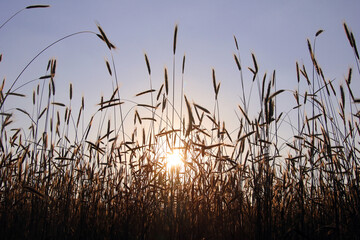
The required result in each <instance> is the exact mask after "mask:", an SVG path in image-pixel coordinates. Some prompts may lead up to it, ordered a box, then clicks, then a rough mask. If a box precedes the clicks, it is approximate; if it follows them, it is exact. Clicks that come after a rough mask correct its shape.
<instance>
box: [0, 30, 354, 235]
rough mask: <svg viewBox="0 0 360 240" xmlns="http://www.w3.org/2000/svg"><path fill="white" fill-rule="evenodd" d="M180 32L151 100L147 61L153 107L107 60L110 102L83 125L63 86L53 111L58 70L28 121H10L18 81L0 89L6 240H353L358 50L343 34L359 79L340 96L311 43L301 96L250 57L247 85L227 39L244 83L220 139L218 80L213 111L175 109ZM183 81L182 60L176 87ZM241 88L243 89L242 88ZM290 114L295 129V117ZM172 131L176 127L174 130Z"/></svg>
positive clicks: (0, 228)
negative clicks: (289, 99)
mask: <svg viewBox="0 0 360 240" xmlns="http://www.w3.org/2000/svg"><path fill="white" fill-rule="evenodd" d="M177 28H178V27H177V25H176V27H175V32H174V42H173V56H174V60H173V65H174V66H173V70H172V71H173V78H172V83H173V84H172V86H170V84H169V80H168V73H167V69H165V70H164V82H163V84H161V86H160V87H159V88H158V89H157V88H156V87H154V86H153V84H152V81H151V68H150V61H149V58H148V56H147V55H146V54H145V63H146V65H147V69H148V73H149V82H150V89H148V90H144V91H142V92H139V93H138V94H137V96H142V95H149V96H150V99H149V100H150V103H143V102H134V101H130V100H125V99H122V98H121V95H120V91H119V88H118V85H119V83H118V79H117V76H116V65H115V63H114V60H113V59H112V61H111V62H112V64H110V63H109V62H108V61H106V67H107V69H108V72H109V75H110V76H111V77H113V86H114V88H113V93H112V95H111V96H108V97H104V98H101V100H100V102H99V104H98V111H97V112H96V113H94V115H93V116H92V117H91V118H90V119H85V117H84V105H85V102H84V99H83V100H82V103H81V106H80V108H79V110H78V111H76V109H73V108H72V97H73V92H74V90H73V89H72V86H71V85H70V88H69V99H68V101H67V103H65V101H64V102H59V101H57V100H56V99H55V82H56V81H55V80H56V60H55V59H51V60H49V63H48V66H47V71H48V72H47V74H46V75H44V76H42V77H40V78H39V79H38V80H37V82H38V83H37V85H36V87H35V89H34V92H33V95H32V99H31V101H32V105H33V109H30V110H25V109H20V108H16V109H15V110H11V111H10V110H7V109H6V107H5V106H6V101H9V100H8V98H9V97H10V96H11V97H18V98H25V96H23V95H22V94H20V93H19V92H18V91H19V90H20V89H21V87H23V86H21V87H20V88H18V89H15V90H14V89H13V86H14V83H15V82H13V83H12V85H11V87H10V88H8V90H6V89H5V82H4V81H3V83H2V86H1V88H0V93H1V94H0V96H1V99H0V100H1V102H0V103H1V104H0V107H1V108H0V109H1V113H0V114H1V133H0V149H1V150H0V189H1V192H0V194H1V195H0V203H1V204H0V234H1V236H6V238H7V239H20V238H28V239H29V238H36V239H69V238H81V239H357V238H359V237H358V236H360V231H359V229H360V228H359V227H360V225H359V222H360V219H359V209H360V198H359V197H360V195H359V194H360V192H359V191H360V188H359V178H360V172H359V154H360V153H359V140H360V139H359V134H360V128H359V118H360V115H359V110H358V105H357V104H358V103H359V102H360V100H359V98H357V96H355V95H354V92H353V91H352V87H351V86H352V85H351V82H352V79H353V77H354V75H355V74H356V76H357V77H358V76H359V75H358V74H360V70H359V54H358V51H357V47H356V42H355V39H354V36H353V33H352V32H351V30H349V28H348V27H347V25H346V24H345V23H344V30H345V33H346V36H347V38H348V39H349V43H350V47H351V49H352V50H353V51H354V57H355V63H356V66H357V69H356V70H353V69H349V72H348V74H347V78H346V79H345V85H340V87H339V88H338V87H337V86H336V85H335V82H333V81H331V80H327V79H326V78H325V77H324V73H323V71H322V68H321V67H320V65H319V64H318V62H317V58H316V51H315V39H316V38H317V37H318V36H319V35H320V34H321V32H322V31H319V32H317V33H316V34H315V39H314V42H313V44H311V41H310V40H308V41H307V44H308V48H309V55H310V59H311V61H312V65H311V66H307V67H306V66H305V65H303V66H300V65H299V64H298V63H296V65H294V66H296V71H295V67H294V79H295V80H294V85H296V83H297V87H296V89H295V90H293V91H290V90H283V89H277V87H276V86H277V84H276V81H277V80H276V72H275V71H274V72H273V73H272V74H271V76H268V75H266V74H264V75H263V76H261V73H260V72H259V67H258V64H257V59H256V56H255V55H254V54H252V60H253V66H251V67H249V68H248V69H249V70H250V71H251V73H252V74H253V78H252V79H245V78H244V77H243V70H244V67H243V66H242V65H241V59H240V51H239V48H238V44H237V40H236V38H235V37H234V40H235V47H236V51H237V54H236V55H234V56H233V57H234V60H235V62H234V69H235V70H236V71H239V80H240V82H241V86H242V90H241V91H242V93H241V95H242V97H241V99H240V103H239V104H238V106H235V107H237V109H238V110H237V116H238V128H237V129H235V131H228V129H226V124H225V121H224V120H223V119H221V115H220V107H221V106H220V105H219V102H218V93H219V91H220V82H218V81H217V80H216V73H215V70H214V69H213V70H212V77H213V78H212V84H213V88H214V98H213V99H209V100H212V101H214V109H213V111H210V110H208V109H207V108H206V107H204V106H200V105H199V104H197V103H195V102H190V101H189V100H188V98H187V97H186V96H185V95H183V88H181V93H180V94H181V96H179V97H178V98H177V99H176V98H175V91H176V89H175V81H176V79H175V76H176V75H175V57H176V37H177ZM98 30H99V32H100V33H99V34H97V36H98V37H99V38H100V39H101V40H102V41H103V42H104V43H105V44H106V45H107V46H108V48H109V51H112V50H113V49H114V48H115V46H114V44H113V43H111V42H110V41H109V38H108V37H107V36H106V34H105V32H104V31H103V29H102V28H101V27H100V26H99V25H98ZM91 34H93V35H95V34H96V33H91ZM71 36H73V35H71ZM69 37H70V36H69ZM59 41H62V39H60V40H59ZM57 42H58V41H57ZM57 42H56V43H57ZM51 46H52V45H50V46H49V47H51ZM46 49H47V48H46ZM46 49H44V51H45V50H46ZM42 52H43V51H42ZM42 52H40V53H39V54H42ZM35 59H36V57H35V58H34V60H35ZM30 64H31V62H30ZM308 68H309V69H310V70H309V69H308ZM25 70H26V68H25V69H24V71H25ZM308 72H309V73H311V75H309V74H308ZM184 78H186V71H185V57H184V58H183V63H182V80H181V82H183V79H184ZM15 81H17V79H16V80H15ZM300 82H305V84H306V86H307V88H305V89H300V86H304V85H303V84H300ZM209 83H210V80H209ZM249 85H250V89H245V86H249ZM252 85H256V86H255V89H256V88H257V90H258V98H259V99H258V100H259V102H260V105H259V109H258V111H254V112H257V114H256V115H254V116H251V115H250V113H249V109H250V108H255V106H253V105H252V102H253V101H254V99H253V98H250V97H248V98H246V96H245V92H249V91H252V89H253V86H252ZM171 87H172V96H169V88H171ZM284 94H291V95H292V96H293V97H294V107H293V109H290V110H282V109H278V107H277V99H278V98H280V96H281V95H284ZM169 97H170V98H169ZM171 98H172V99H171ZM25 99H27V98H25ZM170 99H171V100H170ZM175 101H179V103H180V110H179V109H176V108H175V104H176V103H175ZM183 103H184V105H185V106H184V107H185V111H184V112H183V109H182V108H183ZM124 104H127V105H129V106H130V110H129V111H128V112H123V110H122V108H121V107H122V106H123V105H124ZM169 110H170V111H169ZM110 112H112V114H110ZM185 112H186V113H185ZM15 115H17V116H18V115H19V116H22V118H23V119H24V122H26V120H28V122H29V126H23V127H22V128H13V127H12V126H13V118H14V116H15ZM110 115H112V116H113V117H112V118H110V117H109V116H110ZM292 115H295V116H296V117H295V118H293V117H291V118H290V117H289V116H292ZM130 117H133V129H125V126H124V121H125V119H127V118H130ZM175 120H177V121H179V122H180V124H179V125H178V126H177V125H175ZM96 124H97V125H96ZM119 124H120V127H119ZM288 127H290V129H291V130H292V131H293V133H294V135H293V136H292V137H291V138H290V139H287V138H286V137H284V136H282V135H281V133H282V129H283V128H288ZM94 133H95V134H94ZM175 150H177V151H179V152H180V155H181V156H182V161H183V163H184V165H183V166H181V167H173V168H167V166H166V165H167V162H166V155H167V153H168V152H174V151H175Z"/></svg>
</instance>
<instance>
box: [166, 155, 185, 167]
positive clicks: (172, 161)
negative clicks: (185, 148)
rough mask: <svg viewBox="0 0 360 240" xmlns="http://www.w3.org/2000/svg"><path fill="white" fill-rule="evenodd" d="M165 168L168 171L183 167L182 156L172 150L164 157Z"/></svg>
mask: <svg viewBox="0 0 360 240" xmlns="http://www.w3.org/2000/svg"><path fill="white" fill-rule="evenodd" d="M165 162H166V168H167V169H168V170H171V169H174V168H182V167H183V166H184V162H183V160H182V156H181V153H180V151H179V150H174V151H172V152H170V153H167V155H166V157H165Z"/></svg>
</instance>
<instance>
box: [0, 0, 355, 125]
mask: <svg viewBox="0 0 360 240" xmlns="http://www.w3.org/2000/svg"><path fill="white" fill-rule="evenodd" d="M32 4H50V5H51V8H48V9H31V10H26V11H23V12H22V13H21V14H19V15H18V16H17V17H16V18H14V19H13V20H12V21H11V22H9V23H8V24H7V25H6V26H5V27H4V28H2V29H0V53H2V54H3V60H2V62H1V63H0V77H1V78H4V77H6V81H7V86H9V84H10V82H12V81H13V80H14V79H15V78H16V76H17V74H19V72H20V71H21V70H22V68H23V67H24V66H25V65H26V64H27V63H28V62H29V61H30V60H31V58H32V57H34V56H35V55H36V54H37V53H38V52H39V51H40V50H41V49H42V48H44V47H46V46H47V45H48V44H50V43H52V42H53V41H55V40H57V39H59V38H61V37H63V36H65V35H67V34H71V33H74V32H78V31H83V30H92V31H97V28H96V22H98V23H100V25H101V26H102V27H103V29H104V30H105V32H106V34H107V36H108V37H109V39H110V41H111V42H112V43H114V44H115V45H116V46H117V50H116V52H115V54H114V57H115V63H116V69H117V73H118V77H119V81H120V83H121V94H122V96H123V97H124V98H127V99H133V100H136V99H135V98H134V95H135V94H136V93H138V92H141V91H143V90H147V89H148V88H149V82H148V76H147V69H146V65H145V61H144V52H146V53H147V55H148V57H149V60H150V64H151V69H152V75H153V76H152V80H153V84H154V86H155V87H156V88H158V87H159V86H160V85H161V83H162V82H163V71H164V70H163V69H164V67H165V66H167V67H168V69H169V72H170V73H171V71H172V41H173V31H174V26H175V24H178V26H179V31H178V39H177V40H178V44H177V55H176V63H177V64H176V72H177V73H180V71H181V61H182V56H183V54H186V68H185V93H186V94H187V96H188V98H189V99H190V100H191V101H195V102H196V103H198V104H200V105H203V106H206V107H208V108H209V109H212V107H213V87H212V78H211V68H215V71H216V76H217V81H220V82H221V89H220V93H219V98H220V104H221V111H222V114H223V115H224V116H225V117H226V118H227V119H228V120H227V122H229V121H231V119H235V114H234V109H236V108H237V104H238V103H239V95H240V89H241V88H240V84H239V74H238V71H237V68H236V65H235V62H234V59H233V53H235V52H236V48H235V44H234V40H233V35H235V36H236V37H237V39H238V43H239V48H240V53H241V60H242V65H243V68H244V69H245V68H247V67H248V66H250V67H251V66H252V59H251V53H252V52H253V53H254V54H255V55H256V57H257V60H258V64H259V70H260V75H261V76H262V75H263V74H264V73H265V72H267V73H269V74H270V73H272V71H273V70H274V69H275V70H276V71H277V81H278V88H286V89H295V87H296V71H295V62H296V61H299V63H300V64H302V63H304V64H306V66H307V67H308V68H309V69H310V67H311V65H310V58H309V54H308V50H307V44H306V39H307V38H309V39H311V40H313V38H314V35H315V33H316V32H317V31H318V30H319V29H323V30H324V33H322V34H321V35H320V36H319V38H318V40H317V46H316V51H317V58H318V61H319V64H320V65H321V66H322V68H323V70H324V73H325V77H326V78H327V79H334V78H336V79H337V80H338V82H337V83H336V86H338V83H342V82H343V81H344V76H345V75H347V71H348V68H349V67H355V61H354V56H353V54H352V50H351V48H350V47H349V43H348V40H347V38H346V35H345V34H344V30H343V26H342V24H343V22H344V21H345V22H346V23H347V24H348V26H349V27H350V28H351V30H352V31H353V32H354V35H355V39H356V40H358V42H359V41H360V15H359V11H360V1H358V0H346V1H340V0H337V1H335V0H317V1H313V0H302V1H295V0H274V1H268V0H266V1H265V0H257V1H250V0H245V1H243V0H223V1H220V0H218V1H215V0H196V1H194V0H183V1H170V0H146V1H145V0H131V1H130V0H106V1H100V0H77V1H70V0H62V1H58V0H57V1H55V0H42V1H29V0H17V1H6V0H1V1H0V23H3V22H4V21H6V19H8V18H9V17H10V16H11V15H12V14H13V13H15V12H16V11H18V10H20V9H22V8H24V7H26V6H28V5H32ZM358 45H359V46H360V43H358ZM109 56H110V55H109V51H108V50H107V48H106V46H105V44H103V43H102V42H101V41H100V40H99V39H98V38H96V37H95V36H93V35H89V34H88V35H86V34H85V35H80V36H75V37H73V38H71V39H67V40H65V41H63V42H61V43H60V44H58V45H56V46H54V47H52V48H51V49H49V50H48V51H47V52H46V53H44V54H43V55H42V56H41V57H40V58H39V59H38V60H37V61H36V62H35V63H34V64H33V65H31V67H30V68H29V69H28V71H27V72H26V73H25V74H24V75H23V77H22V78H21V79H20V80H19V84H18V85H20V84H21V83H24V82H26V81H29V80H31V79H34V78H37V77H39V76H42V75H44V73H45V70H46V65H47V61H48V60H49V59H50V58H51V57H55V58H56V59H57V61H58V68H57V76H56V86H57V94H58V95H59V96H58V98H60V99H59V101H61V100H62V98H63V99H66V98H67V95H68V86H69V83H70V82H71V83H72V84H73V86H74V90H75V94H74V95H75V101H76V100H77V101H80V99H81V96H82V95H84V96H85V100H86V103H88V104H87V106H88V107H89V108H90V107H94V106H95V104H96V103H98V102H99V100H98V99H99V98H100V96H101V95H105V96H109V95H110V94H111V91H112V85H111V82H112V81H111V78H110V76H109V75H108V73H107V69H106V65H105V61H104V58H109ZM244 73H245V80H246V82H248V83H249V84H250V83H251V74H250V72H249V71H248V70H245V72H244ZM355 76H356V77H357V79H359V76H357V75H355ZM355 76H354V77H355ZM177 80H178V82H179V81H180V75H177ZM354 84H355V86H356V87H354V89H355V92H354V93H355V95H357V96H359V95H360V91H358V90H356V89H359V87H360V84H359V81H357V82H355V83H354ZM34 86H35V85H28V86H27V87H26V88H24V89H21V91H20V92H26V91H28V90H29V91H32V89H33V88H34ZM178 87H179V86H178ZM62 93H63V96H62ZM179 94H180V91H177V95H178V96H179ZM256 94H257V92H254V95H255V96H256ZM288 96H289V99H290V97H291V95H288ZM12 99H14V100H15V98H12ZM9 101H10V100H9ZM64 101H65V100H64ZM291 101H293V100H292V99H291ZM292 106H294V104H293V105H292ZM94 109H95V108H94ZM89 111H91V110H90V109H89ZM94 111H95V110H94Z"/></svg>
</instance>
